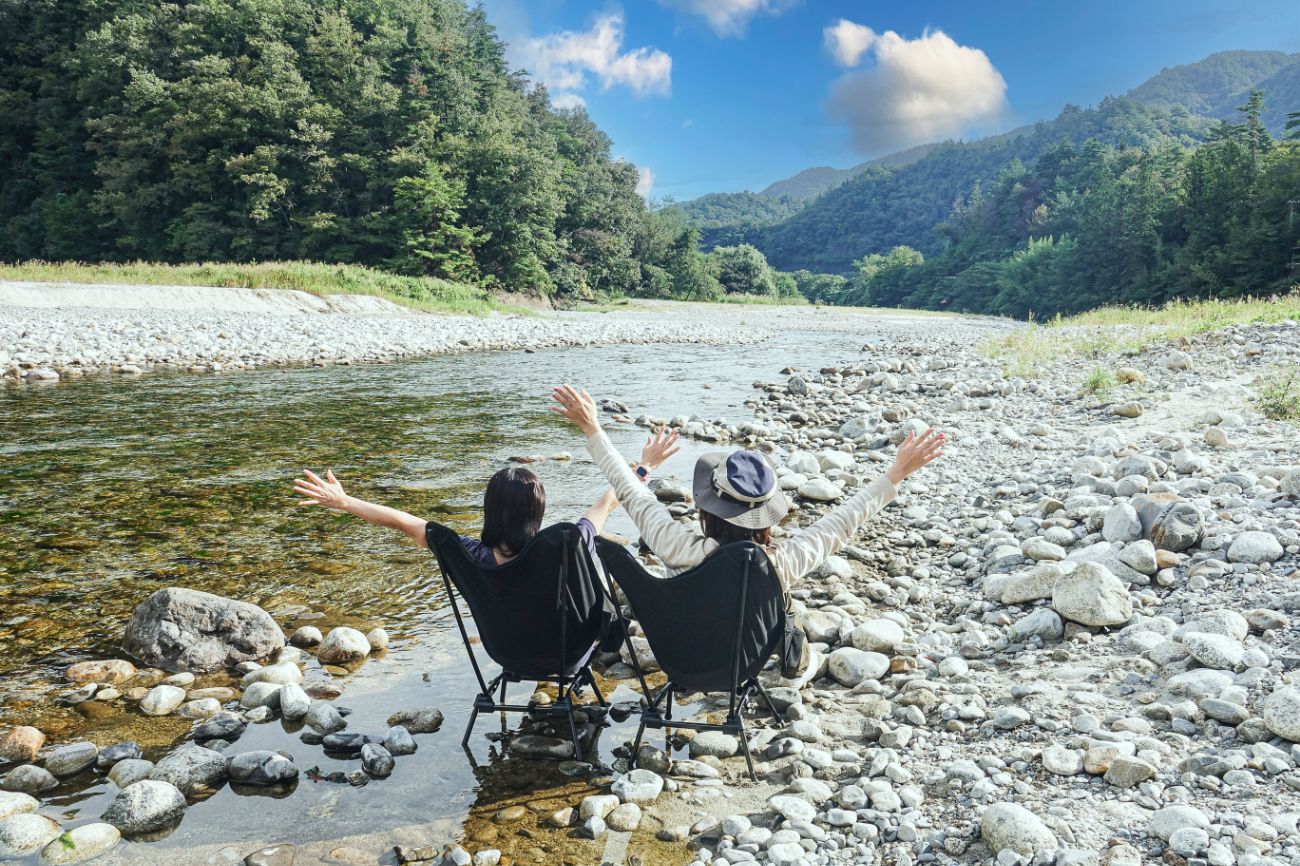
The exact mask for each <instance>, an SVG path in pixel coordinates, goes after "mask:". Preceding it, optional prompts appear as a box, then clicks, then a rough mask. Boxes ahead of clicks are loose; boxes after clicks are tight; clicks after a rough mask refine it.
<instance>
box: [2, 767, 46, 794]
mask: <svg viewBox="0 0 1300 866" xmlns="http://www.w3.org/2000/svg"><path fill="white" fill-rule="evenodd" d="M58 784H59V780H58V779H56V778H54V774H53V773H51V772H50V771H49V770H47V769H45V768H44V767H37V766H34V765H32V764H23V765H22V766H21V767H14V768H13V769H12V770H10V771H9V772H8V773H7V774H6V775H5V778H4V782H3V783H0V788H3V789H4V790H6V791H18V792H20V793H23V794H39V793H40V792H41V791H48V790H49V789H50V788H56V787H58Z"/></svg>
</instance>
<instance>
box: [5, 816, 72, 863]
mask: <svg viewBox="0 0 1300 866" xmlns="http://www.w3.org/2000/svg"><path fill="white" fill-rule="evenodd" d="M62 832H63V828H61V827H60V826H59V825H58V823H57V822H56V821H53V820H51V819H49V818H47V817H45V816H44V815H37V814H35V813H32V812H22V813H19V814H17V815H11V816H10V817H8V818H5V819H4V820H3V821H0V857H23V856H26V855H28V854H33V853H35V852H37V851H39V850H41V849H42V848H44V847H45V846H46V845H48V844H49V843H50V842H51V841H53V840H54V839H57V838H58V837H59V834H60V833H62Z"/></svg>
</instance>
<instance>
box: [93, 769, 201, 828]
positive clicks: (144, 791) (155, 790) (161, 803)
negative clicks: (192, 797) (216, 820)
mask: <svg viewBox="0 0 1300 866" xmlns="http://www.w3.org/2000/svg"><path fill="white" fill-rule="evenodd" d="M184 814H185V796H184V795H183V794H182V793H181V792H180V791H179V790H178V789H177V788H176V786H175V785H173V784H171V783H170V782H161V781H155V780H152V779H145V780H143V781H140V782H136V783H134V784H131V785H127V786H126V788H124V789H123V790H122V791H121V792H120V793H119V794H118V795H117V797H116V798H115V799H114V800H113V802H112V803H110V804H109V806H108V808H107V809H105V810H104V816H103V820H104V821H105V822H107V823H109V824H112V825H113V826H114V827H116V828H117V829H118V830H121V831H122V832H123V833H125V834H126V835H128V836H131V835H137V834H141V833H152V832H154V831H157V830H162V829H165V828H167V827H171V826H174V825H175V824H178V823H180V820H181V816H182V815H184Z"/></svg>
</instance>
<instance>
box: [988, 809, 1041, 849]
mask: <svg viewBox="0 0 1300 866" xmlns="http://www.w3.org/2000/svg"><path fill="white" fill-rule="evenodd" d="M980 836H981V838H983V840H984V844H986V845H988V846H989V849H990V850H992V851H994V852H995V853H996V852H998V851H1001V850H1003V849H1004V848H1010V849H1011V850H1012V851H1015V852H1016V853H1017V854H1020V855H1022V856H1024V857H1033V856H1034V854H1035V852H1043V853H1051V852H1053V851H1055V850H1056V847H1057V841H1056V834H1054V833H1053V832H1052V831H1051V830H1049V829H1047V826H1046V825H1045V824H1043V822H1042V820H1040V819H1039V817H1038V816H1037V815H1035V814H1034V813H1033V812H1031V811H1029V810H1028V809H1026V808H1025V807H1024V806H1021V805H1019V804H1017V803H994V804H993V805H991V806H989V807H988V808H987V809H985V810H984V814H983V815H981V816H980Z"/></svg>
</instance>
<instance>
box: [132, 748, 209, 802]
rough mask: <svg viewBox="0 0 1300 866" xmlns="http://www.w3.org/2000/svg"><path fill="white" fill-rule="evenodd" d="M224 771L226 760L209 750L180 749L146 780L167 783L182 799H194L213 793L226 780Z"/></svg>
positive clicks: (160, 763) (168, 757) (163, 760)
mask: <svg viewBox="0 0 1300 866" xmlns="http://www.w3.org/2000/svg"><path fill="white" fill-rule="evenodd" d="M227 771H228V761H227V760H226V758H225V757H223V756H221V755H219V754H217V753H216V752H214V751H212V750H211V749H205V748H203V747H202V746H182V747H181V748H180V749H177V750H176V751H175V752H172V753H171V754H170V755H168V756H167V757H165V758H163V759H162V760H161V761H159V762H158V763H157V764H156V765H155V766H154V768H153V772H151V773H150V774H149V778H150V779H152V780H154V781H159V782H168V783H170V784H172V785H174V786H176V787H177V788H178V789H180V791H181V792H182V793H183V794H185V796H187V797H194V796H198V795H200V794H204V793H207V792H209V791H215V790H216V789H217V788H218V787H220V786H221V783H222V782H224V781H225V780H226V775H227ZM137 784H138V783H137ZM132 787H134V786H132Z"/></svg>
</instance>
